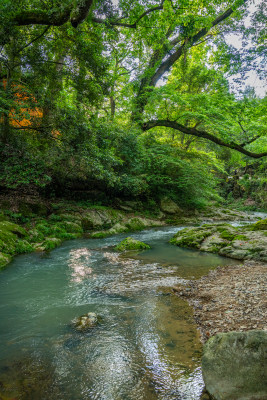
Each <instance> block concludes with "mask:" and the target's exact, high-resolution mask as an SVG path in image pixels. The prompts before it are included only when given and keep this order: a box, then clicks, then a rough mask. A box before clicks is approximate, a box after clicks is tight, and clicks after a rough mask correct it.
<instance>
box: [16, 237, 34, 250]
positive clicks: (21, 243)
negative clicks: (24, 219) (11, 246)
mask: <svg viewBox="0 0 267 400" xmlns="http://www.w3.org/2000/svg"><path fill="white" fill-rule="evenodd" d="M15 250H16V253H30V252H32V251H34V247H33V245H32V244H30V243H29V242H28V241H27V240H23V239H20V240H18V241H17V243H16V248H15Z"/></svg>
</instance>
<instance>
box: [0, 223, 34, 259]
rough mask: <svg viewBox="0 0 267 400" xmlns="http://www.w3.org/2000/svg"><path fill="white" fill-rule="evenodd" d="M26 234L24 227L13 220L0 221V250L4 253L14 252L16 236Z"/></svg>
mask: <svg viewBox="0 0 267 400" xmlns="http://www.w3.org/2000/svg"><path fill="white" fill-rule="evenodd" d="M26 234H27V232H26V231H25V229H23V228H22V227H21V226H19V225H17V224H14V223H13V222H9V221H2V222H0V251H1V252H3V253H4V254H11V255H13V254H15V253H16V243H17V240H18V236H19V237H20V238H21V237H24V236H26Z"/></svg>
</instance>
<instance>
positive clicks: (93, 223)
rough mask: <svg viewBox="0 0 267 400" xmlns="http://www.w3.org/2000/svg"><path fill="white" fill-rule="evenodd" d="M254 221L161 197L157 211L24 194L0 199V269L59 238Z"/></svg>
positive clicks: (131, 203) (52, 245)
mask: <svg viewBox="0 0 267 400" xmlns="http://www.w3.org/2000/svg"><path fill="white" fill-rule="evenodd" d="M115 206H117V208H115ZM253 218H255V217H253V216H250V215H248V214H247V213H244V212H240V211H236V210H230V209H226V208H222V207H216V206H215V205H213V206H211V207H209V208H208V209H205V210H202V211H198V210H186V209H181V208H180V207H179V206H178V205H177V204H176V203H174V202H173V201H172V200H171V199H169V198H163V199H162V200H161V201H160V202H159V204H158V208H157V209H156V210H149V209H144V208H143V209H142V205H140V204H139V203H138V202H135V201H124V202H122V201H119V200H118V201H117V203H116V204H111V206H110V207H107V206H101V205H90V204H88V203H78V202H74V201H67V200H66V199H57V200H53V201H49V200H47V199H43V198H40V197H32V196H23V195H16V196H15V195H14V196H11V195H1V196H0V269H1V268H4V267H5V266H6V265H7V264H9V262H10V261H11V260H12V259H13V257H14V256H15V255H18V254H23V253H30V252H34V251H38V252H45V251H49V250H52V249H54V248H55V247H58V246H59V245H61V243H62V242H63V241H64V240H68V239H76V238H78V237H82V236H85V237H90V238H104V237H107V236H110V235H114V234H118V233H124V232H128V231H137V230H142V229H145V228H148V227H155V226H164V225H168V224H173V225H177V226H179V225H180V226H181V225H196V224H201V223H203V221H209V222H218V221H223V220H231V221H235V220H236V221H240V220H242V221H244V220H248V219H253Z"/></svg>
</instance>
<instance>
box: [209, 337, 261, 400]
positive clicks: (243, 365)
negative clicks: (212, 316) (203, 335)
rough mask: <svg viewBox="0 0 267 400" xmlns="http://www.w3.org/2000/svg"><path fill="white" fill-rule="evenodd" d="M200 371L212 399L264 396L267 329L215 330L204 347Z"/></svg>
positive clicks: (258, 399) (254, 399)
mask: <svg viewBox="0 0 267 400" xmlns="http://www.w3.org/2000/svg"><path fill="white" fill-rule="evenodd" d="M202 373H203V379H204V382H205V385H206V389H207V391H208V393H209V394H210V395H211V396H212V399H215V400H266V399H267V332H266V331H248V332H228V333H218V334H217V335H215V336H213V337H212V338H210V339H209V340H208V341H207V343H206V344H205V346H204V350H203V358H202Z"/></svg>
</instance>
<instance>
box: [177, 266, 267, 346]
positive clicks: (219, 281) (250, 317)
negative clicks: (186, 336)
mask: <svg viewBox="0 0 267 400" xmlns="http://www.w3.org/2000/svg"><path fill="white" fill-rule="evenodd" d="M174 291H175V293H176V294H177V295H178V296H180V297H182V298H184V299H186V300H187V301H188V302H189V304H190V305H191V306H192V307H193V309H194V318H195V321H196V323H197V325H198V327H199V330H200V333H201V339H202V342H206V341H207V340H208V339H209V338H210V337H211V336H213V335H215V334H216V333H219V332H230V331H243V332H245V331H249V330H267V301H266V298H267V264H266V263H259V262H255V261H245V262H244V264H240V265H230V266H225V267H219V268H217V269H216V270H213V271H210V272H209V273H208V275H206V276H203V277H202V278H200V279H199V280H191V281H189V283H188V284H187V285H186V286H182V285H181V286H179V287H175V288H174Z"/></svg>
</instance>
